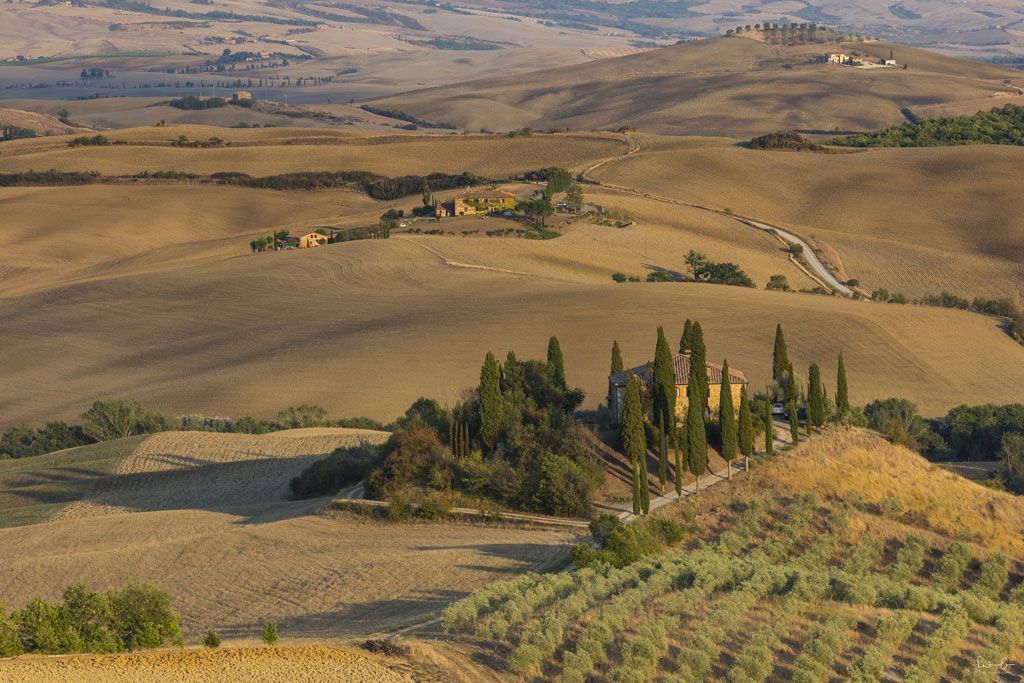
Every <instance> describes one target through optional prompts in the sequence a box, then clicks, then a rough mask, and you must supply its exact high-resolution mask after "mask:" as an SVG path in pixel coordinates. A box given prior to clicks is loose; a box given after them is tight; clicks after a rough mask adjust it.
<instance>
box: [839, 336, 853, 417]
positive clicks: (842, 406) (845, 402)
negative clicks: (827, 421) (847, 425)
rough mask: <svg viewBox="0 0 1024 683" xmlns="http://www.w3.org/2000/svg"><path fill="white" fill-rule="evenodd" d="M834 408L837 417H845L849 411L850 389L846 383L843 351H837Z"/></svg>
mask: <svg viewBox="0 0 1024 683" xmlns="http://www.w3.org/2000/svg"><path fill="white" fill-rule="evenodd" d="M836 410H837V411H838V413H839V419H845V418H846V416H847V415H848V414H849V412H850V389H849V387H848V386H847V384H846V364H845V363H844V362H843V352H842V351H840V352H839V370H838V371H837V373H836Z"/></svg>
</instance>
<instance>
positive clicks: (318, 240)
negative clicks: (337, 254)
mask: <svg viewBox="0 0 1024 683" xmlns="http://www.w3.org/2000/svg"><path fill="white" fill-rule="evenodd" d="M327 241H328V238H327V235H321V234H320V233H318V232H312V231H302V232H299V233H298V234H294V235H288V237H286V238H285V239H284V242H285V243H286V244H287V245H289V246H291V247H292V248H295V249H309V248H311V247H319V246H321V245H324V244H327Z"/></svg>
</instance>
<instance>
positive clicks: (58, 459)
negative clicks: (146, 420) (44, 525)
mask: <svg viewBox="0 0 1024 683" xmlns="http://www.w3.org/2000/svg"><path fill="white" fill-rule="evenodd" d="M145 439H146V437H144V436H134V437H129V438H127V439H118V440H116V441H108V442H105V443H98V444H93V445H91V446H82V447H81V448H74V449H71V450H67V451H60V452H57V453H50V454H48V455H40V456H36V457H32V458H19V459H17V460H0V527H13V526H22V525H26V524H36V523H39V522H44V521H46V520H47V519H49V518H50V517H51V516H53V515H54V514H56V513H58V512H60V510H62V509H63V508H64V507H65V506H67V505H68V504H70V503H73V502H75V501H78V500H81V499H82V498H83V497H85V496H86V495H87V494H88V493H89V492H90V491H91V490H92V487H93V486H94V485H95V484H96V483H97V482H98V481H99V480H100V479H102V478H103V477H105V476H107V475H109V474H110V473H112V472H113V471H114V470H115V469H116V468H117V466H118V464H119V463H120V462H121V461H122V460H123V459H125V458H127V457H128V456H130V455H131V453H132V451H134V450H135V448H136V447H137V446H138V445H139V444H140V443H142V442H143V441H144V440H145Z"/></svg>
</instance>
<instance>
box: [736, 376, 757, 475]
mask: <svg viewBox="0 0 1024 683" xmlns="http://www.w3.org/2000/svg"><path fill="white" fill-rule="evenodd" d="M738 431H739V439H740V454H741V455H742V456H743V469H745V470H749V469H750V456H752V455H753V454H754V419H753V416H752V415H751V414H750V401H749V400H748V399H747V388H746V387H742V388H741V389H740V424H739V430H738Z"/></svg>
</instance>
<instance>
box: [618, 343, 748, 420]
mask: <svg viewBox="0 0 1024 683" xmlns="http://www.w3.org/2000/svg"><path fill="white" fill-rule="evenodd" d="M653 367H654V364H653V363H648V364H646V365H640V366H638V367H635V368H632V369H630V370H623V371H622V372H616V373H615V374H613V375H611V376H609V377H608V404H609V407H610V408H611V409H612V410H613V411H614V413H615V417H616V419H621V418H622V409H623V406H624V403H625V399H626V378H627V377H629V374H630V373H633V375H635V376H636V378H637V379H638V380H640V391H641V392H642V393H643V396H645V397H646V398H645V403H646V404H648V405H650V402H651V401H650V397H651V388H652V386H653V380H652V371H653ZM672 367H673V370H674V372H675V378H676V417H677V418H678V419H680V420H682V419H683V418H684V417H685V416H686V407H687V405H688V404H689V401H688V400H687V398H686V386H687V384H688V383H689V377H690V354H689V353H677V354H675V355H674V356H672ZM707 373H708V386H710V387H711V394H710V396H709V397H708V408H709V409H710V410H711V411H712V412H715V411H717V410H718V403H719V398H720V397H719V392H718V387H719V385H720V384H721V383H722V366H721V365H714V364H712V363H708V364H707ZM729 383H730V384H732V402H733V406H734V407H735V408H736V409H737V410H738V409H739V406H740V388H741V387H745V386H747V377H746V375H744V374H743V373H742V372H740V371H739V370H734V369H733V368H729Z"/></svg>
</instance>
